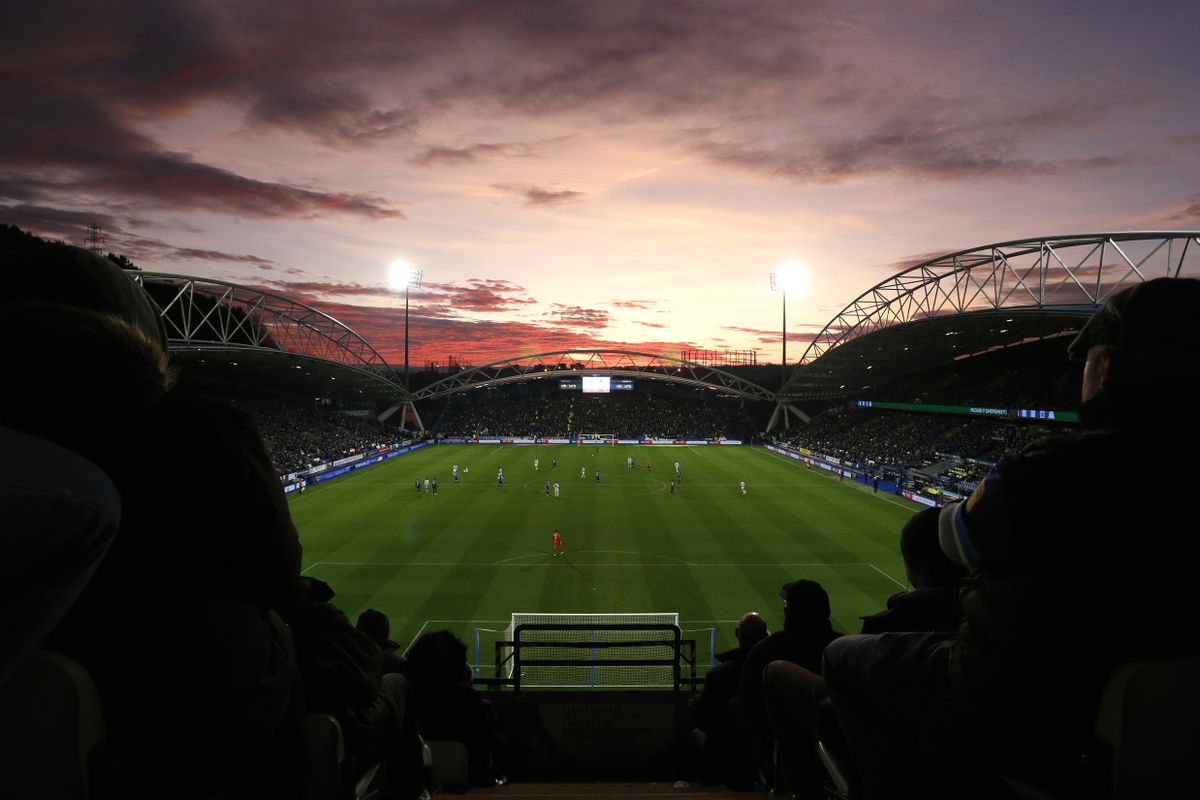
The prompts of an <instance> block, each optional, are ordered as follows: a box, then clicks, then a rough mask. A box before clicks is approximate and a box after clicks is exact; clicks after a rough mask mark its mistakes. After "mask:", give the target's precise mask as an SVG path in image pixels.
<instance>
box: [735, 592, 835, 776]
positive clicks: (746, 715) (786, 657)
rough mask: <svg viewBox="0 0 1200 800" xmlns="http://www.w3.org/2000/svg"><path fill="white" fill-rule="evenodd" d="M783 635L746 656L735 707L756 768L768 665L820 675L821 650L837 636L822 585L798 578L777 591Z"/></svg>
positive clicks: (766, 750) (767, 736)
mask: <svg viewBox="0 0 1200 800" xmlns="http://www.w3.org/2000/svg"><path fill="white" fill-rule="evenodd" d="M779 596H780V597H781V598H782V599H783V602H784V606H783V629H782V630H778V631H775V633H772V634H771V635H770V636H768V637H767V638H765V639H763V640H762V641H761V642H759V643H758V644H756V645H755V646H754V648H753V649H752V650H751V651H750V653H749V654H748V655H747V656H746V661H745V664H743V666H742V674H741V677H740V678H739V680H738V692H737V703H736V705H735V709H736V717H737V719H738V724H739V728H740V729H741V730H742V732H743V733H744V734H746V737H747V739H748V740H749V742H750V745H751V748H752V757H753V760H754V763H755V764H758V765H765V764H766V763H767V762H768V761H769V759H770V751H771V728H770V724H769V722H768V719H767V711H766V707H765V705H764V702H763V691H762V684H763V673H764V672H765V671H766V669H767V665H768V664H770V663H771V662H772V661H789V662H791V663H793V664H797V665H799V666H801V667H804V668H805V669H807V670H809V671H810V672H813V673H816V674H818V675H819V674H821V654H822V653H824V651H825V646H826V645H828V644H829V643H830V642H831V641H833V640H834V639H836V638H837V637H839V636H841V635H842V634H840V633H838V632H837V631H835V630H834V629H833V625H832V624H830V622H829V614H830V608H829V594H828V593H827V592H826V591H825V589H824V587H822V586H821V584H819V583H817V582H816V581H813V580H808V579H806V578H801V579H800V580H797V581H792V582H791V583H786V584H784V585H783V587H782V588H781V589H780V590H779Z"/></svg>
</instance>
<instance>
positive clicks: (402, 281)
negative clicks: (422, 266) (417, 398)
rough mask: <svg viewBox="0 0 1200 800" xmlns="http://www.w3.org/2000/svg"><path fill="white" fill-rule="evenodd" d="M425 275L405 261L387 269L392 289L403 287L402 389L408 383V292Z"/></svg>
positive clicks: (418, 285) (415, 286)
mask: <svg viewBox="0 0 1200 800" xmlns="http://www.w3.org/2000/svg"><path fill="white" fill-rule="evenodd" d="M424 277H425V272H424V270H419V269H417V268H416V267H414V266H413V265H411V264H409V263H408V262H407V261H399V260H398V261H393V262H392V266H391V268H390V269H389V270H388V282H389V283H391V285H392V288H393V289H399V288H400V287H401V286H403V287H404V389H405V391H408V390H409V385H408V292H409V290H410V289H418V288H420V286H421V279H422V278H424Z"/></svg>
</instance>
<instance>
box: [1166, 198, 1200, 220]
mask: <svg viewBox="0 0 1200 800" xmlns="http://www.w3.org/2000/svg"><path fill="white" fill-rule="evenodd" d="M1171 219H1172V220H1173V221H1175V222H1190V221H1192V220H1196V219H1200V194H1194V195H1192V196H1191V197H1189V198H1188V199H1186V200H1184V201H1183V207H1182V208H1180V209H1179V210H1178V211H1176V212H1175V213H1174V214H1172V215H1171Z"/></svg>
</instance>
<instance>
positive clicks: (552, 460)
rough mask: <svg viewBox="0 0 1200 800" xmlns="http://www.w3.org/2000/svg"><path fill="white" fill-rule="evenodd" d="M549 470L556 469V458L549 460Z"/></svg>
mask: <svg viewBox="0 0 1200 800" xmlns="http://www.w3.org/2000/svg"><path fill="white" fill-rule="evenodd" d="M550 469H558V459H557V458H552V459H550Z"/></svg>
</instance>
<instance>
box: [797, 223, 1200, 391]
mask: <svg viewBox="0 0 1200 800" xmlns="http://www.w3.org/2000/svg"><path fill="white" fill-rule="evenodd" d="M1163 276H1170V277H1189V276H1192V277H1194V276H1200V232H1195V231H1192V232H1128V233H1096V234H1079V235H1071V236H1054V237H1043V238H1040V239H1020V240H1015V241H1010V242H1000V243H997V244H989V245H983V246H982V247H975V248H971V249H969V250H961V251H958V252H956V253H950V254H948V255H945V256H939V257H937V258H933V259H929V260H928V261H923V262H921V263H919V264H916V265H914V266H912V267H909V268H908V269H905V270H903V271H902V272H899V273H897V274H896V275H893V276H892V277H890V278H888V279H886V280H884V281H881V282H880V283H879V284H877V285H876V286H874V287H872V288H871V289H868V290H867V291H866V292H864V293H863V294H861V295H859V296H858V297H857V298H855V299H854V300H853V301H852V302H851V303H850V304H849V305H847V306H846V307H845V308H844V309H842V311H841V312H840V313H839V314H838V315H837V316H835V317H834V318H833V319H832V320H830V322H829V324H827V325H826V326H825V328H824V329H823V330H822V331H821V332H820V333H819V334H817V336H816V337H815V338H814V340H813V342H812V344H810V345H809V347H808V349H807V350H806V351H805V353H804V355H803V356H802V357H801V359H800V364H799V366H797V368H796V370H795V371H794V372H793V373H792V377H791V378H790V379H789V380H788V382H787V383H786V384H785V385H784V387H783V389H782V390H781V391H780V393H779V398H778V399H779V401H780V402H782V403H787V402H790V401H794V400H802V399H808V398H815V397H839V396H844V395H847V394H850V393H854V392H859V391H861V390H863V389H865V388H867V387H869V386H877V385H879V384H881V383H884V382H886V381H888V380H891V379H894V378H897V377H900V376H902V375H905V374H907V373H911V372H915V371H919V370H923V369H926V368H929V367H933V366H937V365H939V364H945V363H949V362H952V361H954V360H955V359H959V358H963V357H965V356H969V355H973V354H977V353H982V352H985V351H988V350H992V349H995V348H998V347H1006V346H1009V347H1010V346H1014V345H1017V344H1020V343H1023V342H1028V341H1030V340H1034V339H1046V338H1050V337H1055V336H1063V337H1066V336H1067V335H1069V334H1071V333H1074V332H1077V331H1078V330H1079V328H1080V326H1081V325H1082V324H1083V322H1084V321H1085V320H1086V319H1087V317H1089V316H1090V315H1091V314H1092V313H1093V312H1094V311H1095V310H1096V308H1098V307H1099V305H1100V304H1101V303H1103V302H1104V300H1105V299H1106V298H1107V297H1108V296H1109V295H1110V294H1113V293H1114V292H1117V291H1120V290H1121V289H1124V288H1126V287H1127V286H1130V285H1133V284H1134V283H1137V282H1140V281H1145V280H1150V279H1151V278H1157V277H1163ZM1067 343H1068V342H1067V340H1064V342H1063V347H1064V349H1065V348H1066V345H1067ZM1064 357H1065V356H1064Z"/></svg>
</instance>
